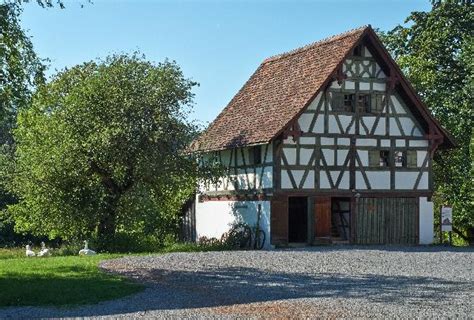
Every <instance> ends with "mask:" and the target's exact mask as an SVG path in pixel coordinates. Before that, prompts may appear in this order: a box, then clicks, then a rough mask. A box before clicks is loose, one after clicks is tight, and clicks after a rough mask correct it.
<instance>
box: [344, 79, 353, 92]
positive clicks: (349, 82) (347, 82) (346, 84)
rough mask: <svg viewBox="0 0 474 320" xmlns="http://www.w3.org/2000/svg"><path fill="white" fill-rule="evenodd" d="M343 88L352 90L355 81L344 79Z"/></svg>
mask: <svg viewBox="0 0 474 320" xmlns="http://www.w3.org/2000/svg"><path fill="white" fill-rule="evenodd" d="M345 89H347V90H354V89H355V83H354V81H346V82H345Z"/></svg>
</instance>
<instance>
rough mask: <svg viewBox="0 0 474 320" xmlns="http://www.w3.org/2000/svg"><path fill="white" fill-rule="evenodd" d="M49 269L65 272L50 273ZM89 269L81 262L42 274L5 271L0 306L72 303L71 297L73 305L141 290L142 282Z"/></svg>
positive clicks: (0, 292) (55, 269) (0, 281)
mask: <svg viewBox="0 0 474 320" xmlns="http://www.w3.org/2000/svg"><path fill="white" fill-rule="evenodd" d="M50 271H51V272H54V273H58V274H61V273H64V276H53V275H51V273H49V272H50ZM89 271H90V270H89V268H85V267H81V266H71V267H64V266H60V267H57V268H54V270H48V273H45V274H35V273H31V274H22V273H20V272H7V273H4V276H3V277H1V278H0V288H1V290H0V307H8V306H71V305H70V304H69V303H70V302H71V301H74V304H73V305H81V304H95V303H98V302H100V301H104V300H110V299H116V298H119V297H123V296H125V295H130V294H133V293H137V292H139V291H141V290H143V285H140V284H137V283H133V282H131V281H130V280H128V279H123V278H121V277H117V276H110V275H104V274H102V273H99V272H95V273H94V272H89ZM78 272H81V274H80V275H78V274H77V273H78ZM69 273H70V274H69ZM0 310H1V309H0ZM0 315H1V311H0Z"/></svg>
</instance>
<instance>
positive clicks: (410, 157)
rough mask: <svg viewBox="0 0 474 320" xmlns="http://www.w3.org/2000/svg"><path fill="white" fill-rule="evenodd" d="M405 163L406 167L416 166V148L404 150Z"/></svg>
mask: <svg viewBox="0 0 474 320" xmlns="http://www.w3.org/2000/svg"><path fill="white" fill-rule="evenodd" d="M406 163H407V167H408V168H417V167H418V163H417V158H416V150H408V151H407V152H406Z"/></svg>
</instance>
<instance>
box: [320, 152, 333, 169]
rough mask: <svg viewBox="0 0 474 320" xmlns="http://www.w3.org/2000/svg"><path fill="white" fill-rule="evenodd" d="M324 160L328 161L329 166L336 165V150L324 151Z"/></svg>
mask: <svg viewBox="0 0 474 320" xmlns="http://www.w3.org/2000/svg"><path fill="white" fill-rule="evenodd" d="M322 151H323V154H324V158H325V159H326V163H327V165H328V166H333V165H334V150H330V149H322Z"/></svg>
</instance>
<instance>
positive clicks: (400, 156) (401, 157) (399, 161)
mask: <svg viewBox="0 0 474 320" xmlns="http://www.w3.org/2000/svg"><path fill="white" fill-rule="evenodd" d="M406 166H407V155H406V152H403V151H395V167H406Z"/></svg>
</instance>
